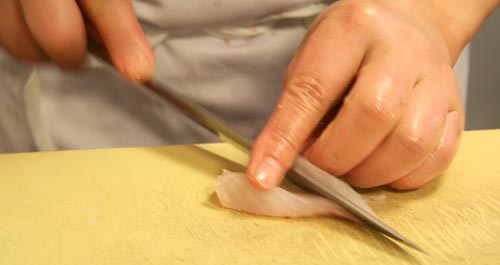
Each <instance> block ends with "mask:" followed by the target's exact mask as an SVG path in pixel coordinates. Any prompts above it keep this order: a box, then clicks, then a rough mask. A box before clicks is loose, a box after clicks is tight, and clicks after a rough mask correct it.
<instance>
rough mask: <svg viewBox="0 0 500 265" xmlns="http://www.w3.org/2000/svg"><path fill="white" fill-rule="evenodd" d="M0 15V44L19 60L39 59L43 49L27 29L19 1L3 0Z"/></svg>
mask: <svg viewBox="0 0 500 265" xmlns="http://www.w3.org/2000/svg"><path fill="white" fill-rule="evenodd" d="M0 17H1V18H2V23H0V46H2V47H4V48H5V50H7V52H9V53H10V54H11V55H12V56H14V57H16V58H18V59H20V60H23V61H29V62H31V61H33V62H36V61H41V60H42V59H43V58H44V54H43V51H42V50H41V49H40V47H39V46H38V44H37V43H36V41H35V39H34V38H33V36H31V33H30V32H29V30H28V26H27V25H26V22H25V21H24V17H23V13H22V9H21V5H20V4H19V2H18V1H17V0H3V2H2V8H0Z"/></svg>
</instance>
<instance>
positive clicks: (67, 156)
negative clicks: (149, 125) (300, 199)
mask: <svg viewBox="0 0 500 265" xmlns="http://www.w3.org/2000/svg"><path fill="white" fill-rule="evenodd" d="M245 161H246V157H245V155H243V154H242V153H240V152H238V150H236V149H233V148H232V147H231V146H229V145H227V144H209V145H198V146H171V147H160V148H130V149H106V150H86V151H62V152H48V153H27V154H9V155H0V264H2V265H16V264H37V265H42V264H51V265H53V264H117V265H124V264H407V263H409V264H413V263H415V264H442V263H449V264H500V130H493V131H475V132H466V133H465V135H464V137H463V139H462V146H461V148H460V150H459V153H458V155H457V157H456V159H455V161H454V163H453V165H452V167H451V168H450V169H449V170H448V171H447V172H446V173H445V174H444V175H443V176H442V177H440V178H439V179H437V180H436V181H433V182H432V183H430V184H429V185H427V186H425V187H424V188H422V189H419V190H416V191H411V192H394V191H392V190H388V189H379V190H374V191H370V193H375V194H386V199H385V200H380V201H376V202H372V203H371V204H372V207H373V208H374V210H375V211H376V212H377V213H378V214H379V216H380V217H381V218H382V219H383V220H385V221H386V222H387V223H388V224H390V225H391V226H393V227H394V228H396V229H397V230H398V231H400V232H401V233H402V234H403V235H405V236H407V237H408V238H410V239H413V240H414V241H415V242H416V243H417V244H419V245H420V246H421V247H423V248H424V249H425V250H426V251H427V252H428V254H423V253H419V252H417V251H414V250H412V249H409V248H407V247H404V246H400V245H398V244H395V243H393V242H392V241H390V240H388V239H386V238H384V237H382V236H380V235H378V234H377V233H375V232H373V231H372V230H370V229H367V228H365V227H363V226H360V225H356V224H352V223H350V222H347V221H343V220H338V219H334V218H326V217H321V218H302V219H280V218H266V217H256V216H251V215H247V214H242V213H239V212H235V211H231V210H227V209H223V208H221V207H220V206H219V204H218V202H217V199H216V197H215V195H214V184H213V181H214V179H215V178H216V176H217V175H218V174H219V173H220V172H221V170H222V169H223V168H227V169H231V170H243V167H242V166H241V165H240V164H239V163H244V162H245ZM235 162H236V163H235Z"/></svg>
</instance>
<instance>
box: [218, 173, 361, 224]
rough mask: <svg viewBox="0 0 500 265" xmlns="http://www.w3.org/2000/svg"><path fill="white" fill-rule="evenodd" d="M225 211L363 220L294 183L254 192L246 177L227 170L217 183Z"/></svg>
mask: <svg viewBox="0 0 500 265" xmlns="http://www.w3.org/2000/svg"><path fill="white" fill-rule="evenodd" d="M215 187H216V193H217V197H218V199H219V202H220V203H221V205H222V206H223V207H226V208H230V209H233V210H238V211H242V212H246V213H250V214H256V215H262V216H273V217H309V216H339V217H342V218H346V219H349V220H352V221H355V222H359V220H358V219H357V218H356V217H354V216H353V215H351V214H350V213H349V212H347V211H346V210H345V209H344V208H342V207H341V206H339V205H338V204H336V203H334V202H332V201H330V200H328V199H326V198H324V197H321V196H319V195H315V194H312V193H309V192H306V191H304V190H302V189H301V188H299V187H298V186H296V185H294V184H293V183H291V182H290V181H287V180H284V181H283V183H282V184H281V185H280V187H277V188H274V189H272V190H269V191H262V190H258V189H256V188H254V187H253V186H252V185H251V184H250V181H249V180H248V179H247V177H246V175H245V174H244V173H240V172H231V171H227V170H224V171H223V172H222V174H221V175H220V176H219V177H218V178H217V179H216V181H215Z"/></svg>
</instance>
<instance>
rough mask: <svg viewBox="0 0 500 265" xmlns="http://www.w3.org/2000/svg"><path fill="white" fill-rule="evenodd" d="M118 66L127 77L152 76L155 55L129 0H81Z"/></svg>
mask: <svg viewBox="0 0 500 265" xmlns="http://www.w3.org/2000/svg"><path fill="white" fill-rule="evenodd" d="M78 2H79V3H80V6H81V7H82V9H83V12H84V13H85V16H86V17H87V18H88V19H89V20H90V22H91V23H92V26H94V27H95V30H96V31H97V33H98V34H99V37H100V38H101V40H102V42H103V43H104V45H105V46H106V48H107V50H108V52H109V54H110V57H111V60H112V61H113V64H114V65H115V67H116V68H117V69H118V71H120V73H122V74H123V75H124V76H125V77H126V78H127V79H129V80H132V81H146V80H149V79H151V77H152V75H153V70H154V58H153V52H152V50H151V47H150V45H149V43H148V41H147V39H146V37H145V35H144V33H143V31H142V29H141V27H140V25H139V22H138V20H137V17H136V15H135V12H134V9H133V7H132V3H131V1H130V0H78Z"/></svg>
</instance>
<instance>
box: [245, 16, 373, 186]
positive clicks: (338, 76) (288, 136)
mask: <svg viewBox="0 0 500 265" xmlns="http://www.w3.org/2000/svg"><path fill="white" fill-rule="evenodd" d="M344 30H345V31H344ZM325 38H327V39H325ZM362 38H363V36H359V35H356V31H349V30H348V29H344V28H343V27H340V26H339V27H332V26H331V24H319V25H318V26H317V27H316V30H315V31H314V32H313V33H311V34H310V36H309V38H308V40H307V41H306V42H305V43H304V45H303V47H302V50H300V51H299V52H298V53H296V58H295V59H294V67H293V69H289V73H288V75H287V77H288V78H287V80H285V89H284V92H283V94H282V96H281V97H280V99H279V101H278V104H277V107H276V108H275V110H274V113H273V114H272V116H271V118H270V119H269V121H268V122H267V124H266V126H265V127H264V129H263V131H262V132H261V134H260V135H259V137H258V139H257V140H256V142H255V144H254V147H253V150H252V155H251V159H250V163H249V166H248V169H247V175H248V177H249V179H250V181H251V182H252V183H253V184H254V186H255V187H257V188H261V189H268V188H271V187H274V186H275V185H277V184H278V183H279V182H280V181H281V179H282V178H283V175H284V174H285V172H286V171H287V170H288V169H289V167H290V166H291V164H292V163H293V161H294V159H295V157H296V155H297V152H298V151H299V149H300V148H301V146H302V144H303V143H304V141H305V140H306V138H307V137H308V136H309V135H310V134H311V132H312V131H313V130H314V128H315V127H316V125H317V124H318V122H319V121H320V120H321V118H322V117H323V116H324V115H325V113H326V112H327V111H328V110H329V109H330V108H331V107H332V106H333V105H334V104H335V103H336V102H337V101H338V100H339V97H340V96H341V95H342V94H343V93H344V90H345V88H346V87H348V86H349V84H350V83H351V80H352V79H353V77H354V75H355V72H356V70H357V68H358V66H359V64H360V62H361V61H362V58H363V54H364V48H365V47H364V46H363V45H362V43H365V41H363V40H362Z"/></svg>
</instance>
